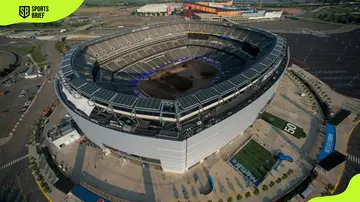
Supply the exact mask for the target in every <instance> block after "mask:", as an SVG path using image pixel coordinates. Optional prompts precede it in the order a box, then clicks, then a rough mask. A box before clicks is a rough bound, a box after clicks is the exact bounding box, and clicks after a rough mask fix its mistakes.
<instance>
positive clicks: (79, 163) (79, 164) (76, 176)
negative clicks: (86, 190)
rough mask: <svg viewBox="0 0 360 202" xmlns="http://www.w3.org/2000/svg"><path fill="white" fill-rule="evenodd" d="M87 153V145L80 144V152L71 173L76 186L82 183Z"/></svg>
mask: <svg viewBox="0 0 360 202" xmlns="http://www.w3.org/2000/svg"><path fill="white" fill-rule="evenodd" d="M85 152H86V146H85V144H79V147H78V151H77V153H76V158H75V163H74V168H73V169H72V171H71V181H73V182H74V183H75V184H79V183H80V177H81V171H82V168H83V165H84V157H85Z"/></svg>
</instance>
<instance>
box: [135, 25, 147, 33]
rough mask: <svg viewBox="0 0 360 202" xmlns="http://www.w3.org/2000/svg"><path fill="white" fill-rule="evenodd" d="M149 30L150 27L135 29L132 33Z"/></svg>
mask: <svg viewBox="0 0 360 202" xmlns="http://www.w3.org/2000/svg"><path fill="white" fill-rule="evenodd" d="M147 29H149V27H148V26H147V27H139V28H136V29H133V30H131V31H132V32H138V31H142V30H147Z"/></svg>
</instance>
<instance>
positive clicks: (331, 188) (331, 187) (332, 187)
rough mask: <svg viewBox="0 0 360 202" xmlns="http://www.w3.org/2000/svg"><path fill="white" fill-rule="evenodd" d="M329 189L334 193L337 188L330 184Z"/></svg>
mask: <svg viewBox="0 0 360 202" xmlns="http://www.w3.org/2000/svg"><path fill="white" fill-rule="evenodd" d="M327 188H329V189H330V190H331V191H332V190H334V189H335V186H334V185H333V184H328V185H327Z"/></svg>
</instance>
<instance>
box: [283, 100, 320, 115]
mask: <svg viewBox="0 0 360 202" xmlns="http://www.w3.org/2000/svg"><path fill="white" fill-rule="evenodd" d="M281 97H283V98H284V99H285V100H287V101H288V102H290V103H291V104H293V105H294V106H295V107H297V108H298V109H300V110H301V111H303V112H305V113H306V114H307V115H308V116H310V117H311V118H312V119H314V118H316V116H315V115H314V114H313V113H312V112H311V111H309V110H307V109H304V108H303V107H302V106H301V105H299V104H298V103H296V102H295V101H293V100H291V99H290V98H289V97H288V96H286V95H283V94H281Z"/></svg>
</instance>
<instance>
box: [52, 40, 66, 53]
mask: <svg viewBox="0 0 360 202" xmlns="http://www.w3.org/2000/svg"><path fill="white" fill-rule="evenodd" d="M65 45H66V42H65V41H57V42H55V48H56V50H57V51H59V52H60V53H61V54H64V48H65Z"/></svg>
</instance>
